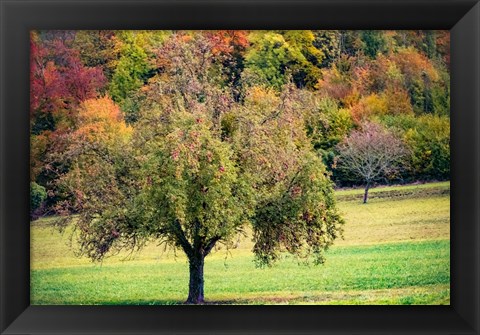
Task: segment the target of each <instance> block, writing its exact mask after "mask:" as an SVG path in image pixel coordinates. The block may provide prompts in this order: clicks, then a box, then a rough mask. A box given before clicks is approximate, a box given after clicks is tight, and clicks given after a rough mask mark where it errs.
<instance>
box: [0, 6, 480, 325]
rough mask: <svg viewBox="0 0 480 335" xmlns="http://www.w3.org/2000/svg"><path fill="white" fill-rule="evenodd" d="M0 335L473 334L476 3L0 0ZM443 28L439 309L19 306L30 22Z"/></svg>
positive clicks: (479, 75) (26, 279)
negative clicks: (447, 226)
mask: <svg viewBox="0 0 480 335" xmlns="http://www.w3.org/2000/svg"><path fill="white" fill-rule="evenodd" d="M0 24H1V37H0V43H1V44H0V47H1V58H0V60H1V70H0V75H1V82H0V85H1V95H0V99H1V101H0V103H1V105H0V127H1V132H0V140H1V142H0V143H1V147H0V148H1V151H0V171H1V175H0V187H1V192H0V220H1V221H0V238H1V252H0V262H1V263H0V276H1V277H0V285H1V286H0V333H1V334H70V333H75V334H106V333H108V334H117V333H118V334H130V333H131V334H147V333H148V334H150V333H152V334H153V333H159V334H167V333H168V334H170V333H172V334H173V333H175V334H180V333H192V334H207V333H208V334H214V333H218V334H233V333H235V334H236V333H248V334H270V333H271V334H273V333H275V334H307V333H308V334H313V333H315V334H353V333H354V334H479V333H480V323H479V319H480V317H479V316H480V313H479V302H480V290H479V283H480V278H479V259H480V253H479V250H480V249H479V231H480V230H479V208H480V202H479V185H480V184H479V182H480V179H479V170H480V169H479V168H480V166H479V162H480V161H479V157H480V155H479V149H480V146H479V138H480V129H479V121H480V117H479V116H480V4H479V3H478V1H474V0H429V1H427V0H420V1H411V0H389V1H381V0H337V1H331V0H297V1H294V0H260V1H258V0H257V1H252V0H224V1H221V0H208V1H204V0H197V1H192V0H177V1H172V0H157V1H155V0H139V1H134V0H117V1H113V0H98V1H91V0H84V1H78V0H63V1H60V0H38V1H36V0H0ZM224 28H229V29H239V28H243V29H313V28H314V29H448V30H450V31H451V47H452V50H451V55H452V57H451V109H452V113H451V135H452V136H451V147H452V152H451V158H452V176H451V186H452V191H451V305H450V306H298V307H292V306H265V307H263V306H239V307H235V306H201V307H198V306H152V307H150V306H30V301H29V296H30V294H29V285H30V255H29V211H28V206H29V164H28V159H29V127H28V125H29V112H28V111H29V66H28V64H29V31H30V30H31V29H224Z"/></svg>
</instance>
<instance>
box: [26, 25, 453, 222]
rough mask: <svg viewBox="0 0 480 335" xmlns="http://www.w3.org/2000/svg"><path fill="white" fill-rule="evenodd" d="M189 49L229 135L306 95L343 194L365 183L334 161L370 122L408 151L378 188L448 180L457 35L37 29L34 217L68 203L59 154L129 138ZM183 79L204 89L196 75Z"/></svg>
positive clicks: (316, 138)
mask: <svg viewBox="0 0 480 335" xmlns="http://www.w3.org/2000/svg"><path fill="white" fill-rule="evenodd" d="M183 51H187V53H188V55H187V54H186V55H185V57H190V58H192V59H194V58H195V57H199V56H201V57H202V58H203V59H204V61H207V62H209V63H210V65H209V67H208V71H209V74H208V75H210V76H212V78H211V89H212V90H216V92H213V91H212V92H211V94H214V95H215V94H216V95H217V98H219V99H220V98H221V99H222V100H223V101H219V106H220V105H221V108H223V110H222V111H219V112H220V113H222V120H221V121H220V122H221V123H222V127H223V129H224V131H225V132H228V131H230V130H229V128H231V127H235V118H237V117H238V115H236V114H235V112H234V110H235V109H238V108H237V107H238V106H245V105H248V104H254V105H256V106H262V105H266V106H271V107H272V106H273V105H275V104H278V103H279V101H280V100H281V99H284V97H285V96H286V95H288V94H290V95H293V94H296V95H299V94H302V95H303V97H302V98H301V99H304V101H305V102H304V106H307V105H305V104H306V103H307V102H306V100H308V107H307V108H308V109H309V110H308V113H307V115H306V116H305V117H306V118H308V120H307V122H306V126H307V134H308V136H309V138H310V139H311V141H312V143H313V146H314V148H315V150H316V152H317V153H318V155H319V156H320V157H321V158H322V160H323V162H324V164H325V165H326V167H327V169H328V171H330V172H331V173H332V179H333V180H334V182H335V184H336V185H337V186H338V187H341V186H351V185H361V184H363V183H364V180H363V179H362V178H359V177H358V176H356V175H355V174H352V173H351V172H349V171H345V170H342V169H336V167H337V166H336V161H337V157H338V149H339V148H338V144H339V143H340V142H341V141H342V140H343V139H344V138H345V137H347V136H348V135H349V134H350V133H351V132H352V131H354V130H355V129H358V128H361V126H362V124H364V123H365V122H374V123H377V124H379V125H381V126H382V127H384V128H385V129H386V130H388V132H391V133H392V134H395V135H396V136H397V137H398V138H400V139H401V141H402V142H403V143H404V145H405V147H406V148H408V154H407V155H405V157H403V160H404V161H403V169H401V171H397V172H398V173H395V174H392V175H385V176H382V178H381V179H379V180H376V181H375V182H377V183H383V184H385V183H407V182H413V181H419V180H420V181H427V180H447V179H449V173H450V118H449V113H450V72H449V61H450V39H449V32H448V31H335V30H321V31H313V30H304V31H238V30H237V31H202V32H196V31H195V32H194V31H181V32H179V31H177V32H175V31H37V32H32V34H31V64H30V67H31V104H30V124H31V160H30V161H31V168H30V171H31V173H30V176H31V194H32V197H31V209H32V216H33V217H35V216H39V215H44V214H45V213H48V212H49V211H51V209H52V206H55V204H57V203H58V202H60V201H61V200H62V199H63V197H64V195H62V192H61V191H59V190H58V187H57V184H56V180H57V179H58V178H59V175H62V174H64V173H65V172H66V171H67V170H68V169H69V166H68V164H65V163H64V162H63V164H62V163H59V161H63V160H64V158H65V157H59V155H62V154H63V153H64V152H65V151H66V149H67V147H68V146H69V145H71V142H72V140H71V137H72V136H73V137H74V136H76V135H75V134H77V135H78V134H79V133H81V132H90V136H92V137H93V136H100V137H101V136H109V135H108V133H109V132H110V133H116V134H121V133H122V132H124V133H128V131H129V130H128V129H129V128H130V127H131V125H133V124H135V123H136V122H137V121H138V119H139V115H140V114H141V113H142V110H145V109H147V108H150V106H152V104H153V103H154V102H155V99H157V95H158V87H159V86H160V85H161V86H165V87H168V86H169V81H172V80H175V78H174V77H173V76H171V75H170V72H171V71H172V68H171V64H169V62H170V61H171V60H172V58H171V57H172V53H178V52H183ZM196 65H199V64H196ZM199 66H200V65H199ZM204 70H205V69H199V71H204ZM182 79H183V80H185V82H184V85H193V84H194V81H190V80H189V78H188V74H185V75H184V78H182ZM190 89H195V88H192V87H190ZM292 89H295V91H296V92H295V93H294V92H293V91H291V92H290V93H287V91H288V90H292ZM199 98H201V97H199ZM302 108H305V107H302ZM100 118H101V119H102V120H101V122H97V121H99V120H100ZM95 127H101V129H99V130H101V132H100V131H99V132H95V133H94V132H93V129H94V128H95ZM118 136H121V135H118ZM92 140H95V139H92ZM111 140H112V141H115V139H113V138H111Z"/></svg>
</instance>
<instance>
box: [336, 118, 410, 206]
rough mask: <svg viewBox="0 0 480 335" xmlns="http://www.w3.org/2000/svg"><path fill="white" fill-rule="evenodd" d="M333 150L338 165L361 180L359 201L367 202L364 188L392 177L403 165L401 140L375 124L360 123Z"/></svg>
mask: <svg viewBox="0 0 480 335" xmlns="http://www.w3.org/2000/svg"><path fill="white" fill-rule="evenodd" d="M337 149H338V151H339V158H338V168H339V169H343V170H346V171H349V172H351V173H353V174H355V175H356V176H357V177H358V178H360V179H362V180H363V181H364V182H365V193H364V196H363V203H367V198H368V190H369V188H370V186H371V184H372V183H373V182H374V181H376V180H379V179H381V178H389V177H390V178H391V177H394V176H395V175H396V174H397V173H398V172H399V171H400V170H401V169H403V168H404V158H405V155H406V148H405V146H404V144H403V142H402V141H401V140H400V139H398V138H397V137H395V136H394V135H393V134H392V133H389V132H388V131H387V130H385V129H384V128H382V127H381V126H380V125H377V124H375V123H364V124H363V125H362V128H361V129H360V130H355V131H353V132H352V133H351V134H350V135H349V136H348V137H347V138H346V139H345V140H344V141H343V142H342V143H340V144H339V145H338V147H337Z"/></svg>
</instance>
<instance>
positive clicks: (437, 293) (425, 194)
mask: <svg viewBox="0 0 480 335" xmlns="http://www.w3.org/2000/svg"><path fill="white" fill-rule="evenodd" d="M449 191H450V184H449V183H448V182H443V183H431V184H420V185H408V186H399V187H383V188H377V189H372V190H371V191H370V194H371V198H370V200H369V203H368V204H362V194H363V190H339V191H336V194H337V198H338V202H339V207H340V209H341V211H342V213H343V216H344V218H345V220H346V225H345V233H344V239H343V240H338V241H337V243H336V244H335V246H333V247H332V248H331V249H330V250H328V252H327V253H326V259H327V261H326V263H325V264H324V265H322V266H306V265H299V264H298V263H297V261H296V260H295V259H292V258H291V257H288V256H285V259H283V260H282V261H280V262H279V263H278V264H277V265H276V266H274V267H272V268H266V269H257V268H255V265H254V263H253V255H252V253H251V248H252V242H251V241H250V239H249V238H248V237H242V238H239V243H238V248H236V249H233V250H229V251H228V252H227V250H225V249H222V248H217V250H216V251H215V252H213V253H212V254H211V255H210V256H208V257H207V259H206V264H205V297H206V300H208V302H209V303H218V304H449V303H450V192H449ZM68 235H69V231H68V230H67V232H66V233H64V234H63V235H62V234H60V233H59V232H58V231H56V230H54V229H53V228H51V226H50V225H49V220H48V219H42V220H37V221H35V222H33V223H32V229H31V269H32V271H31V303H32V304H33V305H38V304H75V305H81V304H114V305H117V304H119V305H122V304H134V305H136V304H145V305H150V304H179V303H182V302H183V301H184V300H185V299H186V297H187V286H188V265H187V261H186V259H185V257H184V256H183V255H182V254H181V253H178V254H177V255H175V254H174V252H173V251H171V250H164V249H163V248H161V247H158V246H156V245H154V244H151V245H149V246H147V247H146V248H145V249H143V250H142V252H139V253H136V254H134V255H130V256H129V255H127V254H122V255H117V256H114V257H111V258H108V259H106V260H105V261H104V262H103V263H101V264H92V263H91V262H90V261H89V260H88V259H83V258H76V257H75V256H74V253H73V251H72V250H71V248H70V247H69V246H68V240H69V239H68Z"/></svg>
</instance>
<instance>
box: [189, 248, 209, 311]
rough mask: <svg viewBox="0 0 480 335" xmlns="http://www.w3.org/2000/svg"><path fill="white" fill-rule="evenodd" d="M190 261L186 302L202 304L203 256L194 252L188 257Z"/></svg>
mask: <svg viewBox="0 0 480 335" xmlns="http://www.w3.org/2000/svg"><path fill="white" fill-rule="evenodd" d="M189 263H190V282H189V285H188V298H187V301H186V303H187V304H203V303H204V293H203V283H204V280H203V266H204V263H205V256H204V255H202V254H201V253H197V252H196V253H195V255H193V256H192V257H189Z"/></svg>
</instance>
